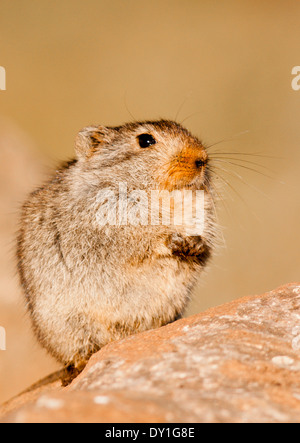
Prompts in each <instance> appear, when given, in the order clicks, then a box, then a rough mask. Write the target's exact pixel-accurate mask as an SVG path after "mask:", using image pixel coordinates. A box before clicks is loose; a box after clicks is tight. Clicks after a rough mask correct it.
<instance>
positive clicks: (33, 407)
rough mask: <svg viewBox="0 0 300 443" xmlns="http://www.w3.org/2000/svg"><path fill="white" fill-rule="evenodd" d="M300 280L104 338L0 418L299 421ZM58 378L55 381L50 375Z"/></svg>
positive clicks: (13, 403) (16, 420)
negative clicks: (62, 379)
mask: <svg viewBox="0 0 300 443" xmlns="http://www.w3.org/2000/svg"><path fill="white" fill-rule="evenodd" d="M299 371H300V283H298V284H296V283H295V284H289V285H286V286H284V287H281V288H279V289H277V290H274V291H272V292H269V293H267V294H264V295H261V296H251V297H246V298H242V299H240V300H237V301H234V302H232V303H228V304H225V305H223V306H220V307H217V308H214V309H210V310H208V311H206V312H204V313H202V314H198V315H195V316H192V317H189V318H186V319H183V320H179V321H177V322H175V323H173V324H170V325H168V326H165V327H163V328H160V329H157V330H152V331H148V332H145V333H142V334H138V335H135V336H131V337H128V338H127V339H124V340H121V341H118V342H114V343H111V344H109V345H107V346H105V347H104V348H103V349H102V350H101V351H100V352H98V353H97V354H95V355H94V356H93V357H92V359H91V360H90V362H89V364H88V365H87V367H86V368H85V370H84V371H83V373H82V374H81V375H80V376H79V377H77V379H75V380H74V381H73V383H72V384H71V385H70V386H68V387H67V388H61V387H60V383H59V382H58V381H57V380H56V377H55V375H54V376H53V377H52V378H50V379H48V381H47V382H45V381H44V385H43V386H36V387H35V388H34V389H32V390H31V391H30V392H27V393H25V394H22V395H20V396H19V397H17V398H15V399H13V400H12V401H11V402H8V403H6V404H5V405H3V406H2V408H1V412H0V414H1V415H0V422H2V423H6V422H13V423H31V422H218V423H219V422H299V421H300V372H299ZM55 380H56V381H55Z"/></svg>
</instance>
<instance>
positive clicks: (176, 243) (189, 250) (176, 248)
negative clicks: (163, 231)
mask: <svg viewBox="0 0 300 443" xmlns="http://www.w3.org/2000/svg"><path fill="white" fill-rule="evenodd" d="M167 246H168V248H169V249H171V251H172V254H174V255H178V256H183V257H188V256H195V257H198V256H201V255H202V254H204V253H205V252H206V250H207V246H206V244H205V243H204V241H203V239H202V237H201V236H200V235H198V236H193V237H186V236H182V235H181V234H178V233H175V234H172V235H170V237H169V238H168V240H167Z"/></svg>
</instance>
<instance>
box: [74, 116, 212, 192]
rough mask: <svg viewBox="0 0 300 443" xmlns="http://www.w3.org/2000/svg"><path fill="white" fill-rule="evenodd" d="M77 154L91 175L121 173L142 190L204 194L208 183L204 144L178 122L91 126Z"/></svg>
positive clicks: (82, 134) (118, 177)
mask: <svg viewBox="0 0 300 443" xmlns="http://www.w3.org/2000/svg"><path fill="white" fill-rule="evenodd" d="M76 154H77V159H78V161H79V163H80V164H81V165H82V169H83V170H85V171H86V172H88V171H93V173H95V171H96V170H98V171H99V173H101V176H102V177H103V178H104V177H105V176H107V177H110V178H112V177H113V176H114V174H116V175H115V180H116V181H121V180H122V181H129V182H130V183H131V185H132V186H133V187H135V188H137V189H148V188H149V187H154V188H157V189H166V190H169V191H172V190H175V189H184V188H193V189H202V188H203V187H205V183H207V182H208V180H209V173H208V171H207V170H206V165H207V162H208V155H207V153H206V151H205V148H204V147H203V145H202V143H201V142H200V141H199V140H198V139H197V138H196V137H194V136H192V135H191V134H190V132H189V131H188V130H187V129H185V128H184V127H182V126H181V125H179V124H178V123H176V122H173V121H167V120H158V121H145V122H135V123H128V124H125V125H123V126H118V127H104V126H93V127H87V128H85V129H83V130H82V131H81V132H79V134H78V136H77V139H76Z"/></svg>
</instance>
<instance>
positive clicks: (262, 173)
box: [214, 158, 276, 181]
mask: <svg viewBox="0 0 300 443" xmlns="http://www.w3.org/2000/svg"><path fill="white" fill-rule="evenodd" d="M214 161H215V162H220V163H226V164H230V165H234V166H239V167H240V168H244V169H247V170H249V171H252V172H256V174H260V175H262V176H264V177H267V178H269V179H270V180H275V181H276V179H275V178H274V177H271V176H270V175H268V174H265V173H264V172H261V171H258V170H257V169H254V168H250V167H249V166H245V165H239V164H238V163H234V162H231V161H225V160H221V159H217V158H216V159H214Z"/></svg>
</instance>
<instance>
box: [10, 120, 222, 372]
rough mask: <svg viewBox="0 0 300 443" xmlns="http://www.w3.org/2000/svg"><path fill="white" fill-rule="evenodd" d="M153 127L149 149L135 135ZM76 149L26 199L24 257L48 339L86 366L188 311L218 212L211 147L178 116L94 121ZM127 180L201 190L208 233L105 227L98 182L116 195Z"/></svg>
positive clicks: (42, 335) (56, 351)
mask: <svg viewBox="0 0 300 443" xmlns="http://www.w3.org/2000/svg"><path fill="white" fill-rule="evenodd" d="M145 133H146V134H151V135H152V136H153V137H154V139H155V144H154V143H153V144H152V143H151V144H152V145H150V146H149V147H147V148H146V149H142V148H141V147H140V146H138V142H137V139H138V136H139V134H145ZM76 152H77V160H74V161H72V162H70V163H68V164H66V165H65V166H63V167H62V168H61V169H59V170H58V171H57V172H56V174H55V176H54V177H53V179H52V180H50V181H49V182H48V183H46V185H45V186H43V187H42V188H40V189H38V190H37V191H35V192H34V193H33V194H31V196H30V198H29V200H28V201H27V202H26V203H25V204H24V206H23V213H22V219H21V228H20V232H19V237H18V261H19V272H20V276H21V281H22V285H23V288H24V291H25V294H26V300H27V304H28V308H29V311H30V314H31V318H32V321H33V326H34V330H35V332H36V334H37V336H38V338H39V340H40V342H41V343H42V344H43V346H45V347H46V348H47V349H48V351H49V352H50V353H51V354H52V355H53V356H54V357H56V358H57V359H58V360H59V361H61V362H63V363H64V364H66V365H68V364H69V365H70V364H71V365H74V366H75V367H81V366H82V365H83V364H84V363H85V362H86V360H87V359H88V358H89V356H90V355H91V354H92V353H93V352H95V351H97V350H99V349H100V348H101V347H102V346H103V345H105V344H106V343H108V342H110V341H112V340H115V339H119V338H123V337H125V336H126V335H130V334H133V333H136V332H139V331H143V330H147V329H151V328H156V327H159V326H162V325H165V324H167V323H169V322H171V321H174V320H175V319H176V318H178V317H179V316H180V315H181V314H182V312H183V310H184V309H185V307H186V304H187V301H188V299H189V295H190V293H191V290H192V288H193V286H194V283H195V282H196V280H197V278H198V276H199V272H200V271H201V269H202V268H203V267H204V265H205V264H206V262H207V259H208V258H209V256H210V252H211V248H212V244H213V237H214V227H213V224H214V220H213V211H212V201H211V196H210V193H209V192H207V188H208V186H209V180H210V178H209V176H208V174H207V173H206V172H205V163H206V162H207V155H206V152H205V150H204V148H203V146H202V145H201V143H200V142H199V141H198V140H197V139H196V138H194V137H192V136H191V135H190V134H189V133H188V131H187V130H185V129H184V128H182V127H181V126H179V125H178V124H176V123H173V122H168V121H159V122H144V123H134V124H128V125H124V126H122V127H118V128H103V127H95V128H87V129H86V130H85V131H83V132H81V133H80V134H79V136H78V138H77V144H76ZM197 159H198V160H197ZM200 161H202V166H201V168H200V167H199V164H200V163H199V162H200ZM176 162H177V163H176ZM195 162H196V163H197V162H198V163H197V167H196V166H195V164H196V163H195ZM192 165H193V166H192ZM200 169H201V170H200ZM120 182H123V183H126V184H127V186H128V193H130V191H133V190H144V191H145V192H147V193H149V192H150V190H153V189H157V190H165V189H168V190H173V189H186V188H188V189H199V190H200V189H203V190H204V191H205V192H206V218H205V229H204V232H203V234H202V235H201V236H199V235H194V236H189V235H187V234H186V231H185V229H184V226H183V227H180V228H178V227H176V228H175V227H174V226H163V225H160V226H150V225H145V226H141V225H139V226H133V225H130V224H127V225H106V226H100V225H99V220H98V219H97V213H98V211H99V209H101V205H102V204H103V202H99V199H98V198H97V195H98V193H99V190H101V189H104V188H110V189H113V190H115V192H116V194H117V195H118V192H119V183H120Z"/></svg>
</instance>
